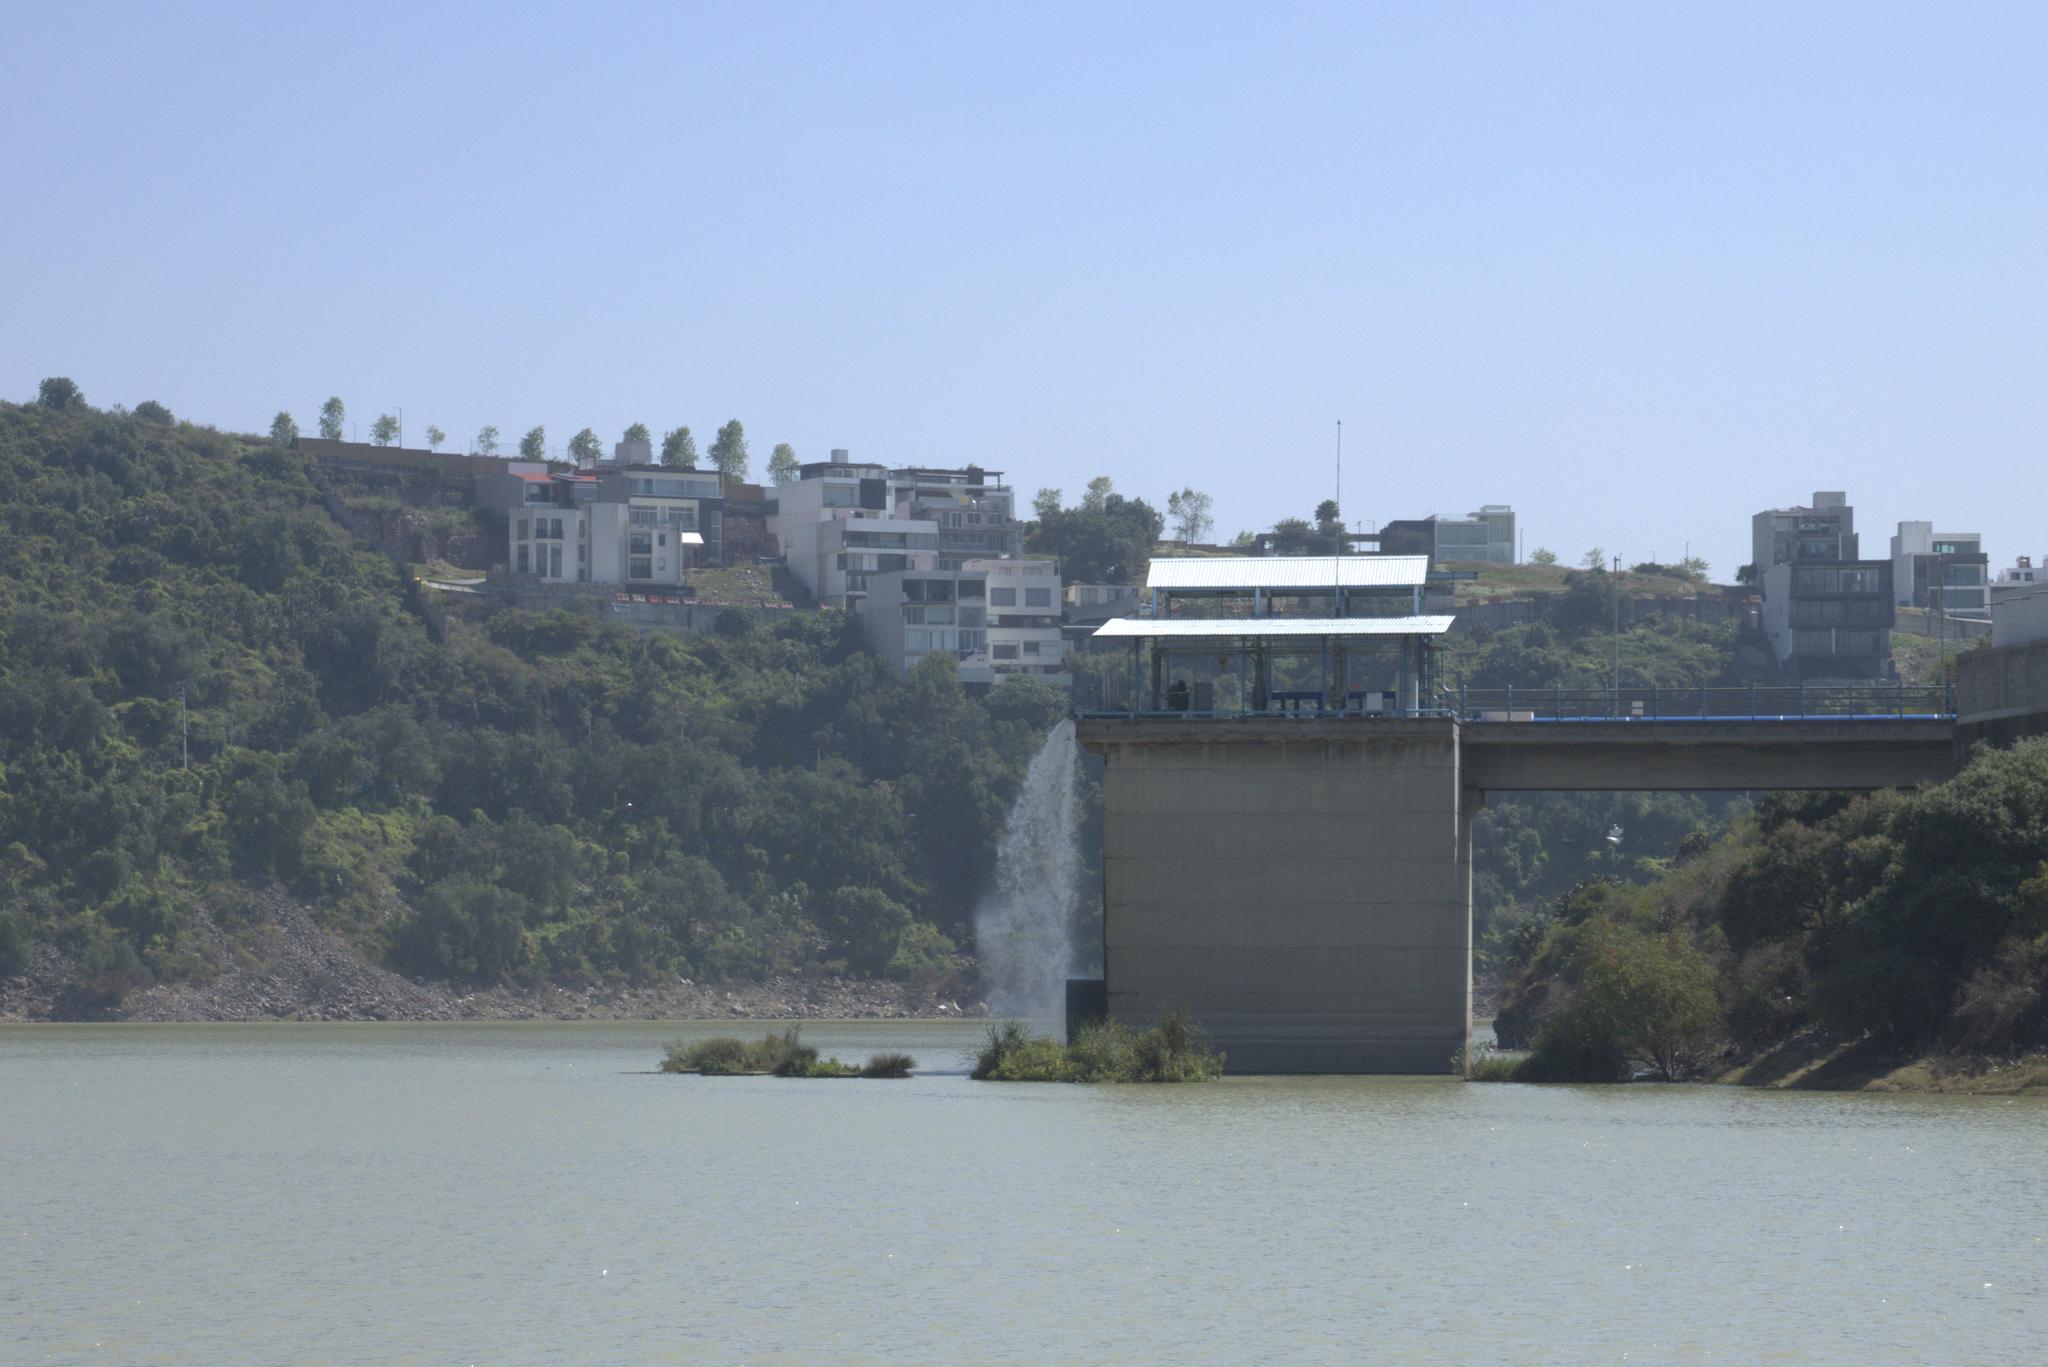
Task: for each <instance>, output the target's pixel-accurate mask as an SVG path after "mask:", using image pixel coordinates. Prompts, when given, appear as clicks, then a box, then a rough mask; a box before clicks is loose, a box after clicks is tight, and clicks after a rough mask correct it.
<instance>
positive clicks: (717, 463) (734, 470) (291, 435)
mask: <svg viewBox="0 0 2048 1367" xmlns="http://www.w3.org/2000/svg"><path fill="white" fill-rule="evenodd" d="M66 383H68V381H67V382H66ZM318 421H319V432H320V436H321V438H322V439H323V440H326V441H341V440H343V439H344V437H345V435H346V433H347V431H348V406H347V405H346V404H344V403H343V402H342V400H341V398H340V396H338V395H337V396H334V397H331V398H329V399H328V400H327V402H325V403H323V404H321V405H320V416H319V420H318ZM401 435H402V429H401V427H400V424H399V420H398V417H397V415H396V414H392V413H379V414H378V415H377V418H376V420H375V421H374V422H372V423H371V424H370V443H371V445H373V446H395V445H397V444H398V442H399V439H400V437H401ZM270 436H271V439H272V440H273V441H276V442H278V443H279V444H281V445H290V444H291V443H292V442H294V441H297V440H298V437H299V424H298V422H297V420H296V419H294V418H293V417H292V415H291V414H290V413H289V412H286V411H280V412H279V413H278V415H277V416H276V417H275V418H273V419H271V422H270ZM426 438H427V449H428V450H430V451H438V450H440V449H441V446H442V444H443V443H444V442H446V441H447V440H448V434H447V433H446V432H444V431H442V430H441V429H440V428H439V427H437V426H434V425H433V424H431V423H430V424H428V426H427V432H426ZM621 440H622V441H624V442H636V441H637V442H640V443H642V444H644V445H645V446H646V447H647V448H648V450H649V451H650V452H652V451H654V450H655V442H654V435H653V432H652V431H651V430H650V429H649V428H648V426H647V424H646V423H644V422H636V423H633V424H632V425H630V426H629V427H627V428H626V430H625V432H624V433H622V434H621ZM469 449H470V451H471V452H472V453H473V454H475V455H479V456H496V455H499V454H502V453H504V451H505V440H504V433H503V432H501V431H500V430H499V429H498V428H497V427H496V426H493V425H491V424H485V425H484V426H483V427H481V428H479V429H478V430H477V434H476V436H475V437H473V438H472V439H471V440H470V443H469ZM517 449H518V452H519V458H520V459H521V460H531V461H545V460H548V459H550V458H551V453H552V449H553V448H551V447H550V446H549V445H548V432H547V428H546V427H545V426H542V425H539V424H536V425H535V426H533V427H530V428H528V429H527V430H526V433H525V434H524V435H523V436H521V437H520V438H519V444H518V448H517ZM565 449H566V451H567V453H568V459H569V461H570V462H571V463H572V464H575V465H577V466H580V467H583V468H589V467H590V466H593V465H596V464H597V463H598V462H599V461H601V460H603V459H604V442H603V440H602V439H601V438H599V436H598V435H597V433H596V431H594V430H593V429H591V428H588V427H585V428H583V429H581V430H580V431H578V432H577V433H576V435H574V436H572V437H570V438H569V441H568V445H567V447H566V448H565ZM707 454H708V456H709V460H710V466H711V468H712V469H714V470H716V471H718V472H719V473H720V474H721V475H723V476H725V478H727V479H729V480H735V481H743V480H745V479H746V478H747V474H748V470H749V466H750V463H751V460H752V455H751V452H750V450H749V448H748V445H747V430H746V427H745V425H744V424H742V423H741V422H740V420H739V419H738V418H734V419H732V420H731V421H730V422H727V423H726V424H725V425H724V426H722V427H720V428H719V429H718V434H717V435H716V436H715V437H713V438H712V441H711V448H710V451H709V452H708V453H707ZM659 459H660V461H661V463H662V464H663V465H665V466H668V467H670V468H671V469H677V470H695V469H697V468H698V462H699V459H700V457H699V456H698V452H697V438H696V436H695V435H694V434H693V433H692V432H691V431H690V429H689V428H688V427H674V428H670V429H669V430H668V431H666V432H664V433H663V434H662V437H661V443H660V456H659ZM798 468H799V463H798V461H797V455H796V448H794V447H792V446H791V445H790V444H789V443H788V442H779V443H777V444H776V446H775V449H774V450H773V451H772V452H770V453H769V456H768V477H769V479H770V480H772V481H773V482H775V483H776V484H787V483H789V482H790V481H791V480H794V479H795V478H796V477H797V471H798Z"/></svg>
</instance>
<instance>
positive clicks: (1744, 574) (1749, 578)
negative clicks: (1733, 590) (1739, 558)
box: [1735, 565, 1763, 588]
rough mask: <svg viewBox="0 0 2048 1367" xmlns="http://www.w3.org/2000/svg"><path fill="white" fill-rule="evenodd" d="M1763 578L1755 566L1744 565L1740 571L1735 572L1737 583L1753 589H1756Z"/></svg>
mask: <svg viewBox="0 0 2048 1367" xmlns="http://www.w3.org/2000/svg"><path fill="white" fill-rule="evenodd" d="M1762 578H1763V576H1762V575H1761V574H1758V573H1757V570H1756V566H1755V565H1744V566H1742V567H1741V568H1740V569H1738V570H1736V571H1735V582H1736V583H1738V584H1746V585H1748V586H1750V587H1752V588H1754V587H1755V586H1756V584H1757V581H1759V580H1760V579H1762Z"/></svg>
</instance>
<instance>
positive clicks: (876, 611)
mask: <svg viewBox="0 0 2048 1367" xmlns="http://www.w3.org/2000/svg"><path fill="white" fill-rule="evenodd" d="M866 598H867V604H866V607H865V608H864V609H863V611H862V614H861V630H862V632H863V634H864V635H865V637H866V639H867V643H868V647H869V649H871V650H873V651H874V652H875V653H876V654H878V655H880V656H882V657H883V658H884V659H886V660H888V661H889V662H890V664H892V665H894V666H895V667H896V668H897V669H898V670H900V671H905V672H907V671H908V670H909V669H910V668H911V666H913V665H915V664H916V663H917V662H918V661H919V660H920V659H922V658H923V657H924V656H926V655H930V654H934V653H943V654H948V655H951V656H952V657H953V658H954V659H955V660H956V661H957V662H958V664H959V669H960V678H961V681H962V682H963V683H967V684H970V685H975V686H981V685H988V684H994V683H1000V682H1001V681H1002V680H1003V679H1005V678H1008V677H1010V676H1012V675H1031V676H1034V677H1037V678H1040V679H1042V680H1044V681H1045V682H1046V683H1049V684H1052V685H1054V686H1056V687H1062V688H1063V687H1065V686H1066V685H1067V683H1068V682H1069V676H1068V674H1067V667H1066V655H1065V647H1064V645H1063V644H1062V639H1061V636H1060V609H1059V602H1060V573H1059V565H1058V564H1057V563H1056V562H1055V561H1051V560H969V561H966V562H965V563H964V564H962V565H961V566H960V567H959V568H958V569H938V568H935V567H928V568H922V569H905V570H891V571H888V572H886V573H882V574H877V575H874V576H872V577H870V579H869V580H868V587H867V590H866Z"/></svg>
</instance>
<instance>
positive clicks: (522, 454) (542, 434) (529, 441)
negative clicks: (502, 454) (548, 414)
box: [519, 425, 548, 460]
mask: <svg viewBox="0 0 2048 1367" xmlns="http://www.w3.org/2000/svg"><path fill="white" fill-rule="evenodd" d="M519 458H520V459H521V460H546V459H547V458H548V429H547V428H545V427H541V426H539V425H536V426H534V427H533V428H532V430H530V431H528V432H527V434H526V435H525V436H523V437H521V438H520V439H519Z"/></svg>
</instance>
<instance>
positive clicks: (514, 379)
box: [0, 3, 2048, 576]
mask: <svg viewBox="0 0 2048 1367" xmlns="http://www.w3.org/2000/svg"><path fill="white" fill-rule="evenodd" d="M2044 73H2048V6H2043V5H2040V4H2030V5H2010V6H1988V5H1953V4H1941V5H1926V6H1922V7H1918V8H1911V9H1909V8H1905V7H1900V6H1884V5H1872V4H1867V3H1859V4H1847V5H1822V4H1799V5H1776V4H1774V5H1756V6H1747V5H1713V6H1677V5H1640V4H1626V5H1623V4H1617V5H1611V6H1590V5H1559V4H1543V5H1520V6H1507V5H1487V6H1479V5H1421V4H1403V5H1398V6H1375V7H1367V6H1362V5H1356V4H1342V5H1330V6H1291V7H1276V6H1268V5H1235V6H1220V7H1216V8H1203V7H1195V6H1190V5H1183V4H1175V5H1171V6H1166V5H1160V6H1151V7H1140V6H1136V5H1114V6H1086V7H1082V6H1074V7H1064V8H1054V7H1049V6H1038V5H1033V6H1016V7H1009V8H998V7H994V6H986V5H955V4H949V5H930V6H911V5H903V4H893V5H888V6H858V5H830V6H825V5H813V6H773V7H771V6H764V5H751V4H750V5H696V6H688V7H685V6H679V5H645V6H600V5H593V6H576V7H573V8H572V7H569V6H562V7H559V8H551V9H546V10H543V9H537V8H536V9H518V10H515V9H512V8H509V7H502V6H497V5H483V4H479V5H471V6H457V5H453V4H426V5H411V4H408V5H391V6H382V5H355V6H348V7H333V8H330V9H327V10H325V11H324V12H316V11H315V10H314V9H313V8H312V7H309V6H280V5H260V6H258V5H252V6H248V7H229V6H213V5H204V4H201V5H194V6H178V7H171V6H161V5H134V6H112V5H103V4H80V5H75V6H59V5H39V6H29V7H18V8H16V9H14V10H12V11H11V12H10V13H9V16H8V20H7V38H6V41H5V43H4V45H0V130H4V138H5V149H6V158H5V165H6V170H5V172H4V181H0V183H4V184H5V185H6V187H7V194H6V208H5V212H4V213H0V249H4V255H5V261H6V266H7V285H6V289H5V294H4V296H0V300H4V302H0V394H5V395H7V396H9V397H14V398H26V397H28V396H30V395H32V394H33V393H34V388H35V384H36V381H37V380H38V379H40V378H41V377H42V376H44V375H49V374H68V375H70V376H72V377H73V378H74V379H76V380H77V381H78V382H79V383H80V385H81V386H82V387H83V388H84V390H85V392H86V394H87V396H88V398H89V399H91V400H92V401H93V402H95V403H100V404H111V403H115V402H124V403H129V404H133V403H136V402H138V401H140V400H142V399H145V398H156V399H159V400H161V401H163V402H165V403H167V404H169V405H170V406H171V407H172V408H173V409H174V410H175V411H177V412H178V413H179V414H180V415H181V416H185V417H189V418H193V419H195V420H198V421H202V422H210V423H214V424H217V425H219V426H223V427H232V428H241V429H261V428H263V427H264V426H266V425H267V424H268V422H269V419H270V416H271V414H273V413H274V412H276V411H277V410H278V409H279V408H286V409H289V410H291V411H292V412H293V413H294V414H295V415H296V416H297V417H298V419H299V421H300V423H301V424H302V425H304V426H306V427H308V428H310V427H311V426H312V419H313V416H314V412H315V410H316V409H317V408H318V406H319V404H320V401H321V400H322V399H324V398H325V397H326V396H327V395H328V394H330V393H337V394H340V395H341V396H342V397H343V398H344V399H345V400H346V401H347V403H348V407H349V411H350V414H351V415H352V416H353V417H355V418H356V419H357V421H358V423H359V424H360V426H361V428H362V429H363V430H364V431H365V432H367V429H368V424H369V420H370V418H372V417H373V416H375V414H376V413H377V412H378V411H380V410H381V409H387V408H396V407H397V406H398V405H400V404H403V405H404V408H405V412H406V418H407V425H408V431H407V436H408V438H412V437H414V436H416V435H417V434H418V433H420V432H422V431H424V429H425V427H426V425H427V424H428V423H429V422H433V423H437V424H439V425H440V426H441V427H443V428H445V429H447V431H448V432H449V433H450V434H451V435H452V436H454V437H455V439H456V442H457V443H458V444H460V442H461V441H462V440H464V439H465V438H466V437H467V436H468V435H469V434H470V433H473V432H474V431H475V430H476V429H477V428H478V427H480V426H481V425H483V424H484V423H486V422H489V423H494V424H496V425H497V426H498V427H499V428H501V429H503V431H504V432H505V433H506V434H507V436H508V438H509V437H516V435H517V434H518V433H520V432H522V431H524V430H525V429H526V428H527V427H529V426H531V425H533V424H535V423H544V424H546V425H547V428H548V431H549V434H550V438H551V440H552V441H553V442H554V443H555V444H560V443H561V442H562V441H564V440H565V439H566V438H567V437H568V435H569V434H570V433H572V432H573V431H575V430H576V429H577V428H579V427H582V426H584V425H586V424H588V425H590V426H593V427H595V428H596V429H597V431H598V432H599V433H600V434H601V435H603V436H604V437H605V438H606V439H607V441H609V440H611V439H614V438H616V436H617V435H618V432H619V430H620V429H621V428H623V427H624V426H625V425H626V424H627V423H629V422H632V421H634V420H636V419H637V420H644V421H645V422H647V423H648V424H649V425H650V426H652V427H653V428H655V429H656V431H657V432H658V431H660V430H661V429H663V428H665V427H669V426H673V425H676V424H678V423H685V422H686V423H688V424H689V425H690V426H691V427H692V428H694V429H695V430H696V431H697V433H698V434H699V437H700V442H702V441H706V440H708V437H709V435H710V433H711V431H712V430H713V429H714V428H716V426H717V425H718V424H719V423H720V422H722V421H723V420H725V419H727V418H730V417H734V416H737V417H740V418H741V419H743V420H744V422H745V423H746V425H747V430H748V433H749V435H750V437H751V439H752V444H753V447H754V454H755V462H756V469H757V470H758V469H759V467H760V466H761V465H762V464H764V463H765V460H766V456H767V453H768V450H769V447H770V446H771V445H772V444H773V443H775V442H777V441H789V442H791V443H793V444H794V445H795V446H796V448H797V451H798V453H799V454H800V455H801V456H802V457H803V458H805V459H819V458H823V456H824V455H825V453H826V450H827V448H829V447H832V446H847V447H850V448H852V449H853V451H854V453H855V454H856V456H857V457H862V458H872V459H877V460H885V461H891V462H898V461H900V462H906V463H908V462H929V463H965V462H967V461H970V460H972V461H978V462H980V463H982V464H984V465H989V466H994V467H999V468H1002V469H1005V470H1007V471H1009V472H1011V474H1012V478H1013V480H1014V482H1015V483H1017V484H1018V485H1019V486H1020V487H1021V488H1022V489H1023V490H1024V491H1025V492H1026V493H1027V495H1028V493H1029V492H1030V491H1031V490H1033V489H1036V488H1038V487H1040V486H1043V485H1055V486H1059V487H1062V488H1064V489H1065V490H1067V492H1068V496H1069V498H1070V499H1071V498H1073V497H1075V496H1077V495H1078V493H1079V491H1080V489H1081V486H1082V485H1083V484H1084V483H1085V481H1086V480H1087V479H1088V478H1089V477H1090V476H1092V475H1095V474H1098V473H1108V474H1110V475H1111V476H1113V477H1114V479H1115V481H1116V484H1117V487H1118V488H1119V489H1121V490H1124V491H1126V492H1129V493H1136V494H1142V495H1144V496H1146V497H1148V498H1152V499H1155V500H1158V501H1160V502H1162V503H1163V501H1164V498H1165V495H1166V493H1167V491H1168V490H1169V489H1173V488H1178V487H1180V486H1182V485H1189V484H1191V485H1194V486H1195V487H1198V488H1202V489H1206V490H1208V491H1210V492H1211V493H1213V494H1214V495H1215V496H1216V505H1217V515H1218V523H1219V527H1218V530H1219V532H1220V533H1221V534H1223V535H1225V536H1227V535H1228V534H1230V533H1232V532H1234V531H1236V530H1238V529H1239V528H1241V527H1258V526H1264V525H1266V524H1268V523H1270V522H1271V521H1272V520H1273V519H1274V518H1276V517H1281V516H1286V515H1289V514H1303V513H1306V512H1307V511H1308V510H1309V509H1310V508H1311V507H1312V506H1313V505H1314V504H1315V503H1316V502H1317V501H1318V500H1319V499H1322V498H1324V497H1326V496H1327V495H1328V494H1329V492H1330V489H1331V480H1332V477H1331V468H1330V467H1331V454H1332V445H1333V440H1332V439H1333V434H1334V431H1335V422H1336V420H1337V419H1339V418H1342V419H1343V420H1344V424H1345V426H1344V430H1345V434H1346V435H1345V486H1344V487H1345V498H1344V503H1345V510H1346V516H1347V520H1356V519H1360V518H1376V519H1378V518H1388V517H1404V516H1419V515H1423V514H1426V513H1429V512H1432V511H1440V512H1446V513H1462V512H1465V511H1467V510H1468V509H1470V508H1472V507H1474V506H1477V505H1478V504H1479V503H1481V502H1509V503H1513V504H1514V505H1515V507H1516V508H1517V509H1518V510H1519V511H1520V512H1521V514H1522V516H1523V521H1524V525H1525V527H1526V528H1527V537H1528V546H1529V547H1530V548H1531V549H1533V548H1535V547H1536V546H1538V545H1547V546H1550V547H1553V548H1555V549H1556V550H1557V551H1559V552H1560V553H1561V554H1563V555H1564V556H1565V557H1566V558H1567V559H1572V558H1576V557H1577V556H1578V555H1579V554H1580V553H1581V552H1583V551H1584V550H1585V549H1586V548H1587V547H1588V546H1591V545H1595V544H1599V545H1603V546H1606V547H1608V548H1609V549H1610V550H1619V551H1621V552H1622V553H1623V554H1625V555H1626V556H1628V557H1629V558H1630V559H1639V558H1648V557H1650V556H1652V555H1655V556H1657V557H1661V558H1666V559H1669V558H1675V557H1676V556H1677V555H1679V554H1680V553H1681V551H1682V549H1683V546H1684V544H1685V543H1686V542H1687V541H1690V542H1691V544H1692V546H1693V549H1694V550H1695V551H1697V552H1700V553H1703V554H1705V555H1706V556H1708V557H1709V559H1711V560H1712V561H1713V562H1714V568H1715V571H1716V573H1717V574H1718V575H1722V576H1725V575H1727V574H1728V573H1729V572H1730V571H1731V570H1732V569H1733V567H1734V565H1735V564H1737V563H1739V562H1740V561H1741V560H1743V559H1746V558H1747V544H1748V543H1747V536H1748V518H1749V515H1750V513H1752V512H1753V511H1755V510H1756V509H1757V508H1759V507H1761V506H1764V505H1766V504H1770V505H1778V504H1785V503H1793V502H1801V501H1804V499H1805V497H1806V495H1807V494H1808V493H1810V492H1811V491H1812V490H1813V489H1815V488H1846V489H1847V490H1849V491H1850V494H1851V497H1852V499H1853V501H1854V502H1855V504H1856V506H1857V509H1858V514H1859V523H1860V524H1861V526H1862V527H1863V528H1864V530H1865V544H1864V551H1865V554H1883V553H1885V549H1884V541H1885V538H1886V537H1887V536H1888V534H1889V532H1890V530H1891V525H1892V523H1894V522H1895V521H1896V520H1897V519H1899V518H1902V517H1930V518H1933V519H1934V520H1936V521H1937V522H1939V523H1941V524H1943V526H1944V527H1945V528H1948V527H1958V526H1959V527H1960V528H1961V529H1964V530H1972V529H1975V530H1981V531H1983V532H1984V533H1985V535H1986V537H1987V539H1988V548H1989V549H1990V550H1991V552H1992V555H1993V558H1994V562H1996V563H2010V559H2011V557H2012V556H2013V555H2014V554H2015V553H2019V552H2030V553H2033V554H2036V555H2039V554H2041V553H2042V552H2048V519H2044V518H2043V517H2042V503H2043V493H2044V489H2048V463H2044V454H2048V112H2044V111H2048V74H2044Z"/></svg>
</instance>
